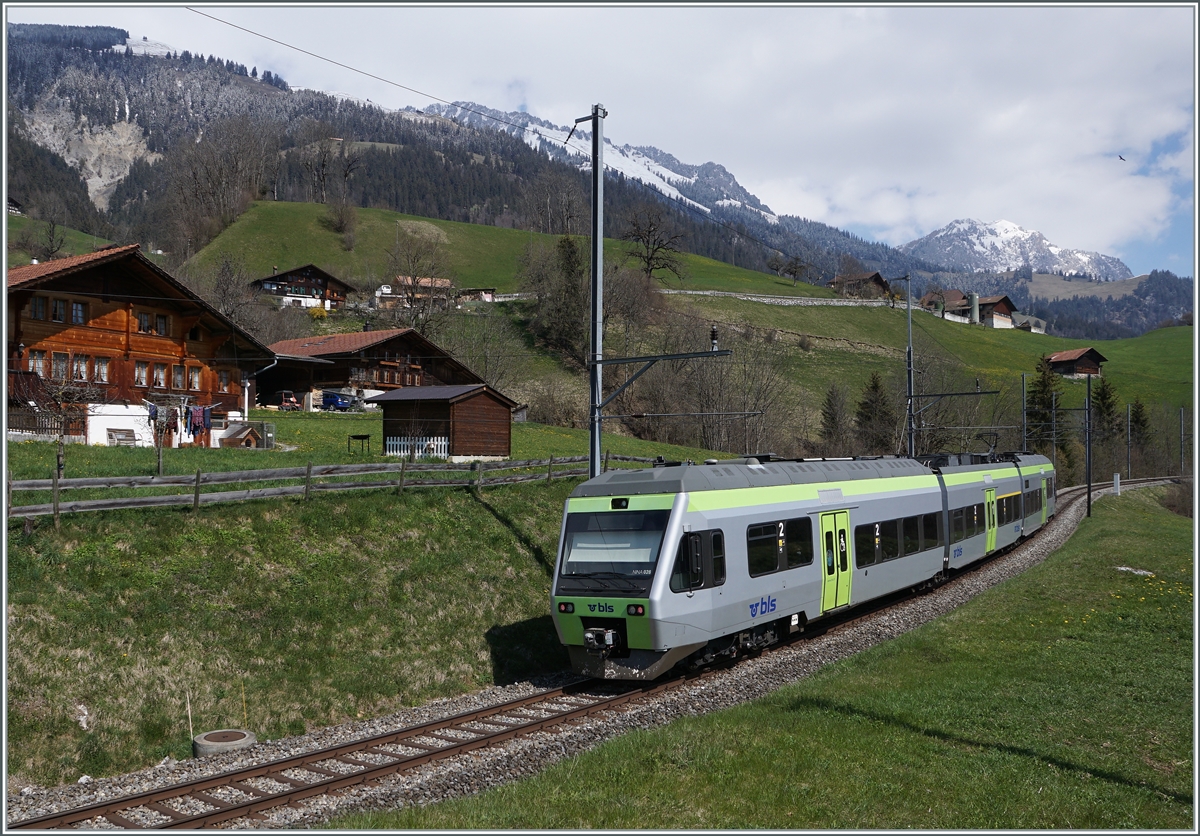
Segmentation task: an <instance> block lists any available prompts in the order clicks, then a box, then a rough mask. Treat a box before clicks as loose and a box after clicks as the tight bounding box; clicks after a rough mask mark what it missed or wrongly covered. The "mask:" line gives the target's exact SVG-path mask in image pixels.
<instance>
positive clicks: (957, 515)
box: [950, 508, 966, 543]
mask: <svg viewBox="0 0 1200 836" xmlns="http://www.w3.org/2000/svg"><path fill="white" fill-rule="evenodd" d="M964 537H966V530H965V529H964V528H963V509H962V508H955V509H954V510H953V511H951V512H950V542H951V543H958V542H961V541H962V539H963V538H964Z"/></svg>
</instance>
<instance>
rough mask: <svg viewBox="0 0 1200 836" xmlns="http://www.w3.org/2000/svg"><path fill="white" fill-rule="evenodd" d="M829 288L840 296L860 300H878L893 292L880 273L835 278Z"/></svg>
mask: <svg viewBox="0 0 1200 836" xmlns="http://www.w3.org/2000/svg"><path fill="white" fill-rule="evenodd" d="M829 287H830V288H832V289H833V290H834V291H835V292H836V293H837V294H838V296H856V297H858V298H860V299H878V298H880V297H885V296H887V295H888V294H889V293H891V292H892V288H891V285H889V284H888V280H887V279H885V278H884V277H883V276H882V275H880V273H879V272H878V271H877V272H874V273H847V274H844V275H843V274H839V275H837V276H834V277H833V278H832V279H831V280H830V282H829Z"/></svg>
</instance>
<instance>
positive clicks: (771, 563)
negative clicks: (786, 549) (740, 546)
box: [746, 522, 783, 578]
mask: <svg viewBox="0 0 1200 836" xmlns="http://www.w3.org/2000/svg"><path fill="white" fill-rule="evenodd" d="M782 528H783V523H773V522H772V523H765V524H763V525H752V526H750V527H749V528H747V529H746V562H747V564H748V565H749V569H750V577H752V578H756V577H758V576H759V575H767V574H770V573H771V572H775V571H778V569H779V553H780V552H781V551H782V550H783V537H782V534H783V532H782V530H781V529H782Z"/></svg>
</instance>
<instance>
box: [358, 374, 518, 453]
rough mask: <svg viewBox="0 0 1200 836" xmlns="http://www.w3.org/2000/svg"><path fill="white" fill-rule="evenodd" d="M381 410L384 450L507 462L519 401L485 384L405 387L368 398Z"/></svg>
mask: <svg viewBox="0 0 1200 836" xmlns="http://www.w3.org/2000/svg"><path fill="white" fill-rule="evenodd" d="M366 402H367V403H374V404H379V406H380V407H381V408H382V409H383V450H384V453H385V454H386V455H389V456H412V457H413V458H430V457H437V458H444V459H449V460H451V461H463V460H465V459H505V458H508V457H509V455H510V454H511V442H512V409H513V407H515V406H516V405H517V402H516V401H514V400H511V399H509V398H507V397H505V396H504V395H502V394H500V393H499V392H497V391H495V390H494V389H492V388H490V387H489V386H487V385H486V384H483V383H477V384H471V385H464V386H405V387H404V388H402V389H393V390H392V391H390V392H384V393H383V394H382V395H376V396H375V397H373V398H368V399H367V401H366Z"/></svg>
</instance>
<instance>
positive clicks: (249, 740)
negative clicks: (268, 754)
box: [192, 729, 258, 758]
mask: <svg viewBox="0 0 1200 836" xmlns="http://www.w3.org/2000/svg"><path fill="white" fill-rule="evenodd" d="M257 742H258V738H256V737H255V736H254V732H251V731H243V730H242V729H218V730H216V731H210V732H204V733H203V734H198V735H196V736H195V737H194V738H192V754H193V755H194V756H195V757H197V758H202V757H204V756H205V755H215V754H218V753H220V752H232V751H234V750H237V749H249V748H250V747H251V746H253V745H254V744H255V743H257Z"/></svg>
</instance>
